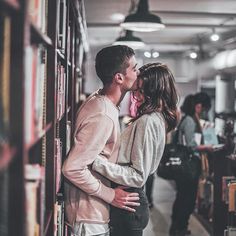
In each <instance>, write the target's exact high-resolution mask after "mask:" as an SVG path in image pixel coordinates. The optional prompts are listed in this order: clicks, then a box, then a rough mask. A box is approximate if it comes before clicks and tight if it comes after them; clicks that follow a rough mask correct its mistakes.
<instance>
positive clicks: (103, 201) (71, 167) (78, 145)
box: [62, 93, 120, 225]
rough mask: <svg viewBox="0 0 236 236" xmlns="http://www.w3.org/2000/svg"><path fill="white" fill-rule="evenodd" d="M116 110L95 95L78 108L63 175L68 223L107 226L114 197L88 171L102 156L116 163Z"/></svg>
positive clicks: (103, 182)
mask: <svg viewBox="0 0 236 236" xmlns="http://www.w3.org/2000/svg"><path fill="white" fill-rule="evenodd" d="M118 114H119V111H118V109H117V107H116V106H115V105H114V104H113V103H112V102H111V101H110V100H109V99H108V98H107V97H105V96H102V95H99V94H98V93H95V94H93V95H91V96H90V97H89V98H88V99H87V100H86V102H85V103H84V104H83V105H82V107H81V108H80V110H79V112H78V115H77V119H76V128H75V133H74V145H73V147H72V149H71V150H70V152H69V155H68V158H67V159H66V160H65V162H64V164H63V168H62V172H63V174H64V176H65V177H66V179H67V180H69V181H65V210H66V218H67V221H68V222H69V223H70V224H71V225H73V224H74V223H75V222H87V223H108V222H109V203H111V202H112V200H113V198H114V194H115V193H114V190H113V189H111V188H110V187H109V186H110V181H109V180H107V179H106V178H104V177H102V176H101V175H99V174H98V173H96V172H94V171H92V170H91V166H90V165H91V164H92V163H93V161H94V160H95V159H96V158H97V157H99V156H102V157H103V158H107V159H108V160H109V161H111V162H116V160H117V155H118V148H119V145H120V126H119V121H118Z"/></svg>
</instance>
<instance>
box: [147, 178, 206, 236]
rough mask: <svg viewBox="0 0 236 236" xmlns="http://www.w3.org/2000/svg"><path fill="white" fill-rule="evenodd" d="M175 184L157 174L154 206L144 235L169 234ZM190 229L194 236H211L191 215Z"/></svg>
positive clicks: (163, 235)
mask: <svg viewBox="0 0 236 236" xmlns="http://www.w3.org/2000/svg"><path fill="white" fill-rule="evenodd" d="M175 194H176V191H175V184H174V182H173V181H166V180H164V179H161V178H159V177H157V176H155V180H154V186H153V200H154V207H153V208H152V210H151V212H150V220H149V223H148V226H147V227H146V229H145V230H144V235H143V236H168V235H169V233H168V232H169V226H170V216H171V209H172V205H173V202H174V199H175ZM189 229H190V230H191V232H192V234H191V235H192V236H210V235H209V234H208V233H207V231H206V230H205V229H204V228H203V227H202V225H201V224H200V223H199V222H198V220H197V219H196V218H195V217H194V216H191V219H190V224H189Z"/></svg>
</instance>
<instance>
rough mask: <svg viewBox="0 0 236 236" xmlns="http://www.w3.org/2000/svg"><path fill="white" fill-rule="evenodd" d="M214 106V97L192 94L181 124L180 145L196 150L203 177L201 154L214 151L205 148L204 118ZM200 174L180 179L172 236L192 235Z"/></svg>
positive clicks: (184, 105)
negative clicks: (191, 224) (202, 119)
mask: <svg viewBox="0 0 236 236" xmlns="http://www.w3.org/2000/svg"><path fill="white" fill-rule="evenodd" d="M210 107H211V101H210V97H209V96H208V95H207V94H206V93H197V94H195V95H188V96H187V97H186V98H185V100H184V102H183V105H182V106H181V111H182V112H183V113H184V116H183V118H182V120H181V122H180V124H179V127H178V129H179V132H178V137H177V138H178V143H180V144H184V145H187V146H189V147H191V148H192V149H193V150H195V154H196V155H195V156H196V158H198V159H197V160H199V162H196V168H197V169H198V171H197V172H198V173H199V175H200V169H201V164H200V152H203V151H212V150H213V149H212V145H204V142H203V136H202V128H201V125H200V117H201V115H202V114H205V113H206V112H208V110H209V109H210ZM199 175H197V176H196V177H195V178H194V179H190V178H184V179H176V180H175V182H176V190H177V193H176V199H175V202H174V204H173V208H172V223H171V227H170V235H171V236H185V235H189V234H191V232H190V230H188V221H189V218H190V215H191V214H192V212H193V210H194V207H195V201H196V196H197V189H198V180H199Z"/></svg>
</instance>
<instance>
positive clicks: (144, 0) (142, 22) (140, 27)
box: [120, 0, 165, 32]
mask: <svg viewBox="0 0 236 236" xmlns="http://www.w3.org/2000/svg"><path fill="white" fill-rule="evenodd" d="M120 26H121V27H123V28H124V29H127V30H132V31H139V32H152V31H157V30H161V29H163V28H165V25H164V24H163V23H162V21H161V18H160V17H159V16H157V15H154V14H151V13H150V12H149V9H148V0H140V1H139V4H138V8H137V11H136V13H134V14H131V15H128V16H127V17H126V18H125V20H124V22H123V23H121V24H120Z"/></svg>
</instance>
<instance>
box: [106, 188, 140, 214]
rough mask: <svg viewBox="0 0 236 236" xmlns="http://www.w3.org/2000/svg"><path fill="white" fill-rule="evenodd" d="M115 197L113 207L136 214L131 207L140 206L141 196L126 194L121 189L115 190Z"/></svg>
mask: <svg viewBox="0 0 236 236" xmlns="http://www.w3.org/2000/svg"><path fill="white" fill-rule="evenodd" d="M114 190H115V197H114V199H113V201H112V202H111V205H113V206H114V207H118V208H121V209H124V210H127V211H131V212H135V209H134V208H132V207H130V206H139V205H140V203H139V202H138V200H139V194H138V193H129V192H125V191H124V190H123V189H121V188H120V187H118V188H115V189H114Z"/></svg>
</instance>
